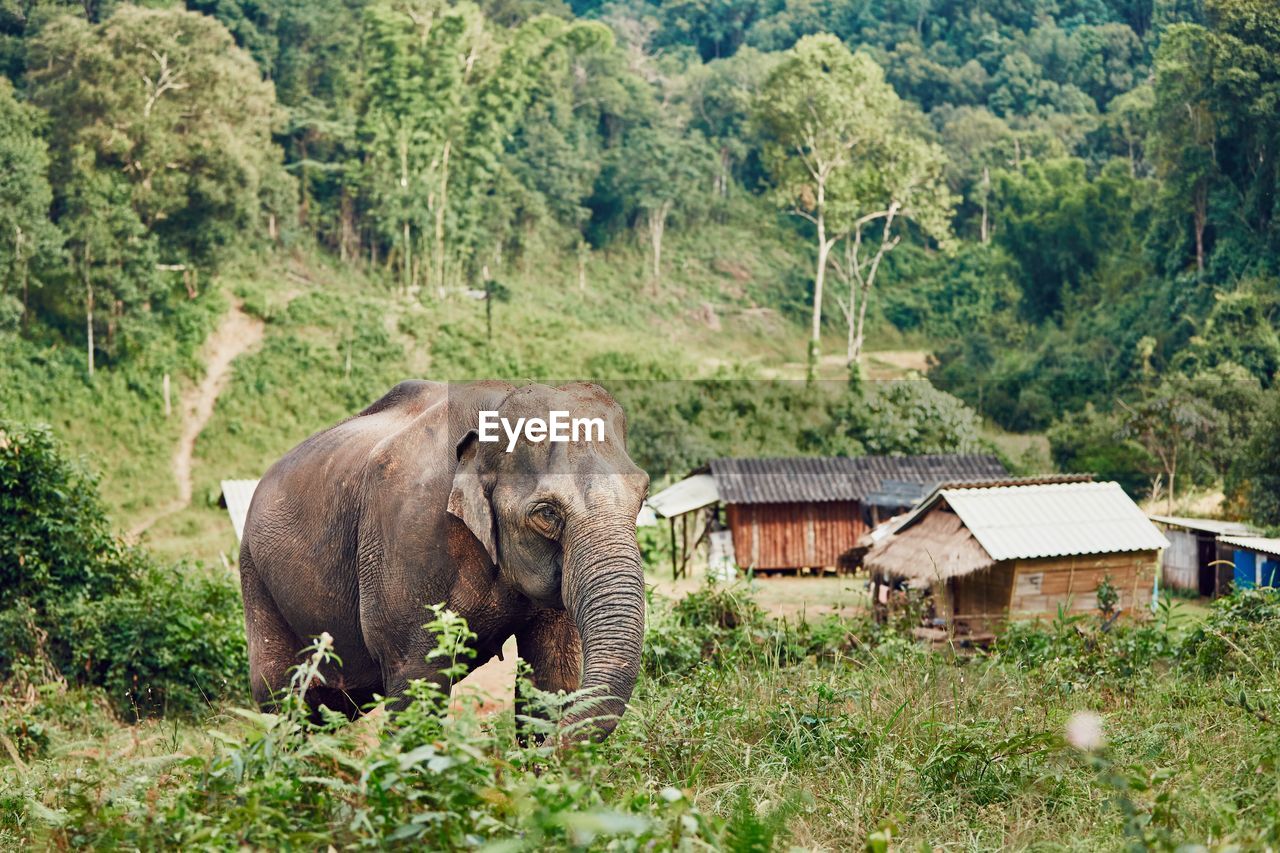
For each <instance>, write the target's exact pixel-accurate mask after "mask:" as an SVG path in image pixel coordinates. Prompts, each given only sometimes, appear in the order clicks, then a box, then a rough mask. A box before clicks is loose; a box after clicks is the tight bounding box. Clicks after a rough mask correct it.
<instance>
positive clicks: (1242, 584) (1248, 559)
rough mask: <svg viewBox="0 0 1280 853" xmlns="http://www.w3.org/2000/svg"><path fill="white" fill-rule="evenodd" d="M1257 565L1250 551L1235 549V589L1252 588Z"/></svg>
mask: <svg viewBox="0 0 1280 853" xmlns="http://www.w3.org/2000/svg"><path fill="white" fill-rule="evenodd" d="M1257 567H1258V563H1257V559H1256V558H1255V557H1254V556H1253V552H1252V551H1241V550H1240V549H1239V548H1237V549H1236V589H1253V586H1254V576H1255V574H1256V572H1257Z"/></svg>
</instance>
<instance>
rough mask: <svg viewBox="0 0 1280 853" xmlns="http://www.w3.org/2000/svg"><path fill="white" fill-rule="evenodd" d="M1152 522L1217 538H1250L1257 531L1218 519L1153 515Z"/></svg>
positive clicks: (1237, 523) (1241, 524) (1247, 526)
mask: <svg viewBox="0 0 1280 853" xmlns="http://www.w3.org/2000/svg"><path fill="white" fill-rule="evenodd" d="M1151 520H1152V521H1154V522H1156V523H1157V524H1165V525H1168V526H1169V527H1182V528H1184V529H1186V530H1200V531H1203V532H1205V533H1213V534H1215V535H1217V536H1248V535H1249V534H1250V533H1256V532H1257V531H1256V530H1255V529H1254V528H1252V527H1250V526H1249V525H1247V524H1244V523H1242V522H1239V521H1219V520H1218V519H1216V518H1189V517H1187V516H1183V515H1153V516H1151Z"/></svg>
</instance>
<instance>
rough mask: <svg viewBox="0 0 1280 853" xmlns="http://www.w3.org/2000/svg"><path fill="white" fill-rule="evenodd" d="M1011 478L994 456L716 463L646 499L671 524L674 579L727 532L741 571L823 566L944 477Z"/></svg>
mask: <svg viewBox="0 0 1280 853" xmlns="http://www.w3.org/2000/svg"><path fill="white" fill-rule="evenodd" d="M1006 476H1008V471H1006V470H1005V467H1004V465H1002V464H1001V462H1000V460H999V459H998V458H996V457H995V456H994V455H990V454H932V455H923V456H862V457H856V458H851V457H791V458H774V459H713V460H712V461H711V462H710V463H709V464H708V465H706V466H704V467H702V468H700V469H698V470H696V471H694V472H693V473H692V474H691V475H690V476H689V477H687V478H685V479H684V480H681V481H680V482H678V483H675V484H674V485H672V486H670V487H669V488H667V489H664V490H663V491H661V492H659V493H658V494H656V495H654V496H653V497H652V498H650V499H649V504H650V505H651V506H652V507H653V508H654V509H655V510H656V511H657V514H658V515H659V516H661V517H663V518H666V519H669V520H670V522H671V531H672V559H673V570H674V572H675V573H676V574H677V575H679V574H683V572H684V568H685V566H686V564H687V563H688V560H689V557H690V554H691V553H692V551H693V550H694V549H695V548H697V547H698V546H699V545H700V544H701V543H702V541H703V540H704V539H707V538H709V537H710V535H711V534H713V533H716V532H718V531H724V530H727V531H729V532H730V533H731V541H732V548H733V553H732V555H731V556H732V559H733V560H734V562H736V564H737V565H739V566H742V567H743V568H751V569H757V570H765V571H774V570H801V569H817V570H825V569H829V568H834V567H836V566H837V565H838V564H839V560H840V556H841V555H842V554H844V553H845V552H847V551H849V550H850V549H851V548H853V547H855V546H856V545H857V543H858V540H859V539H860V538H861V537H862V536H863V534H865V533H866V532H867V531H868V530H869V529H870V528H871V527H872V526H874V525H875V524H876V523H878V522H879V520H880V519H881V518H888V517H890V516H892V515H894V514H896V513H899V512H902V511H904V510H906V509H909V508H910V507H911V506H912V505H914V504H915V503H916V502H917V501H919V500H920V498H922V497H923V496H924V495H926V494H928V493H929V492H930V491H931V490H932V489H933V488H935V487H936V486H937V485H938V484H939V483H944V482H950V481H974V480H988V479H991V478H1000V477H1006ZM677 526H679V535H677Z"/></svg>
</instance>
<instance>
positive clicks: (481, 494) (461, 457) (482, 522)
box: [449, 430, 498, 566]
mask: <svg viewBox="0 0 1280 853" xmlns="http://www.w3.org/2000/svg"><path fill="white" fill-rule="evenodd" d="M477 438H478V435H477V433H476V431H475V430H471V431H469V432H468V433H467V434H466V435H464V436H463V437H462V440H461V441H459V442H458V469H457V471H455V472H454V475H453V491H451V492H449V514H450V515H452V516H455V517H457V518H460V519H462V523H463V524H465V525H467V529H468V530H470V531H471V533H472V535H474V536H475V537H476V539H477V540H479V542H480V544H481V545H483V546H484V549H485V551H486V552H488V554H489V559H490V560H491V561H493V564H494V565H495V566H496V565H497V564H498V542H497V539H496V538H495V536H494V529H493V507H492V506H491V505H490V504H489V496H488V495H487V494H485V489H484V483H483V482H481V479H480V460H479V459H477V458H476V457H477V447H476V445H477V444H478V443H479V442H478V441H477Z"/></svg>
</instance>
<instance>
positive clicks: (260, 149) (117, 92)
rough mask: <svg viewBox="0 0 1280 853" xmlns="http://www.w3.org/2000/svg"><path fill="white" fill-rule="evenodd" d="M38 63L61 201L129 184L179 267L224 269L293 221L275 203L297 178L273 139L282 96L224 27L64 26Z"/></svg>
mask: <svg viewBox="0 0 1280 853" xmlns="http://www.w3.org/2000/svg"><path fill="white" fill-rule="evenodd" d="M30 59H31V63H30V71H29V75H28V76H29V85H30V89H31V96H32V100H33V101H34V102H35V103H36V104H38V105H40V106H41V107H43V108H44V109H45V110H46V111H47V112H48V113H49V114H51V115H56V116H57V117H58V119H57V121H55V122H53V123H52V124H51V126H50V141H51V148H52V150H53V151H55V152H56V158H55V161H56V162H55V168H54V169H53V171H52V177H53V183H54V193H55V197H56V198H58V199H66V198H67V197H68V196H69V195H70V192H71V191H70V189H69V187H68V186H67V184H66V181H67V180H68V179H69V178H70V176H72V175H73V174H74V175H76V176H77V178H76V179H77V180H79V179H80V176H81V174H82V173H83V171H84V170H85V169H88V170H92V171H101V172H104V173H108V174H110V175H111V176H112V177H111V178H110V179H109V180H108V181H107V182H110V183H114V182H115V181H116V180H120V181H122V182H123V185H124V186H125V187H126V188H127V190H128V192H127V196H126V198H125V199H124V201H125V203H127V204H128V205H129V206H130V207H131V209H132V212H133V214H134V215H135V216H136V218H137V220H138V221H139V222H140V223H141V225H142V227H143V228H144V229H145V230H146V232H147V233H148V234H149V235H153V236H154V237H155V239H156V246H157V251H158V254H159V259H160V260H161V261H162V262H163V263H165V264H169V265H186V266H188V267H192V268H198V267H201V266H204V267H212V266H216V264H217V263H218V262H219V261H220V260H221V259H222V258H223V257H224V256H225V255H226V253H227V251H228V250H230V249H231V248H232V246H233V245H238V244H242V243H243V242H244V240H245V237H246V235H253V234H255V233H256V234H258V235H259V236H260V238H265V237H267V236H268V235H269V234H270V233H271V232H273V231H274V230H275V223H276V221H277V219H278V217H279V216H280V214H281V213H282V212H283V211H281V210H278V209H271V208H269V207H268V203H269V202H270V201H271V200H274V199H277V198H279V195H280V194H279V193H278V192H277V189H278V188H279V187H280V186H281V185H282V184H285V182H286V177H285V174H284V172H283V170H282V166H281V152H280V149H279V148H278V147H277V146H276V145H275V144H274V143H273V142H272V138H271V133H272V128H273V124H274V122H275V121H276V119H277V116H278V113H277V110H276V107H275V98H274V94H273V90H272V87H271V84H270V83H268V82H266V81H264V80H263V79H262V74H261V73H260V72H259V70H258V68H257V66H255V65H254V63H253V60H252V59H250V58H249V56H248V54H246V53H245V52H243V51H242V50H240V49H239V48H237V47H236V46H235V45H234V43H233V42H232V39H231V36H230V35H229V34H228V33H227V31H226V29H225V28H224V27H223V26H222V25H221V24H219V23H218V22H217V21H215V20H213V19H212V18H208V17H205V16H204V15H199V14H196V13H193V12H187V11H184V10H181V9H143V8H139V7H136V6H121V7H120V8H119V9H118V10H117V11H116V12H115V13H114V14H113V15H112V16H111V17H110V18H108V19H107V20H106V21H104V22H103V23H101V24H97V25H91V24H88V23H86V22H85V21H83V20H80V19H76V18H69V17H64V18H60V19H58V20H57V21H55V22H53V23H52V24H50V25H49V26H47V27H45V28H44V29H43V30H42V31H41V32H40V34H39V36H38V37H37V38H36V40H35V41H34V42H33V44H32V47H31V57H30ZM73 157H74V158H78V159H81V162H78V163H77V164H76V165H75V167H74V168H72V165H71V163H70V160H71V159H72V158H73ZM56 206H57V207H59V208H60V207H61V206H62V202H58V203H57V204H56ZM188 281H189V286H190V287H191V289H192V291H193V292H194V278H192V277H190V276H189V277H188Z"/></svg>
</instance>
